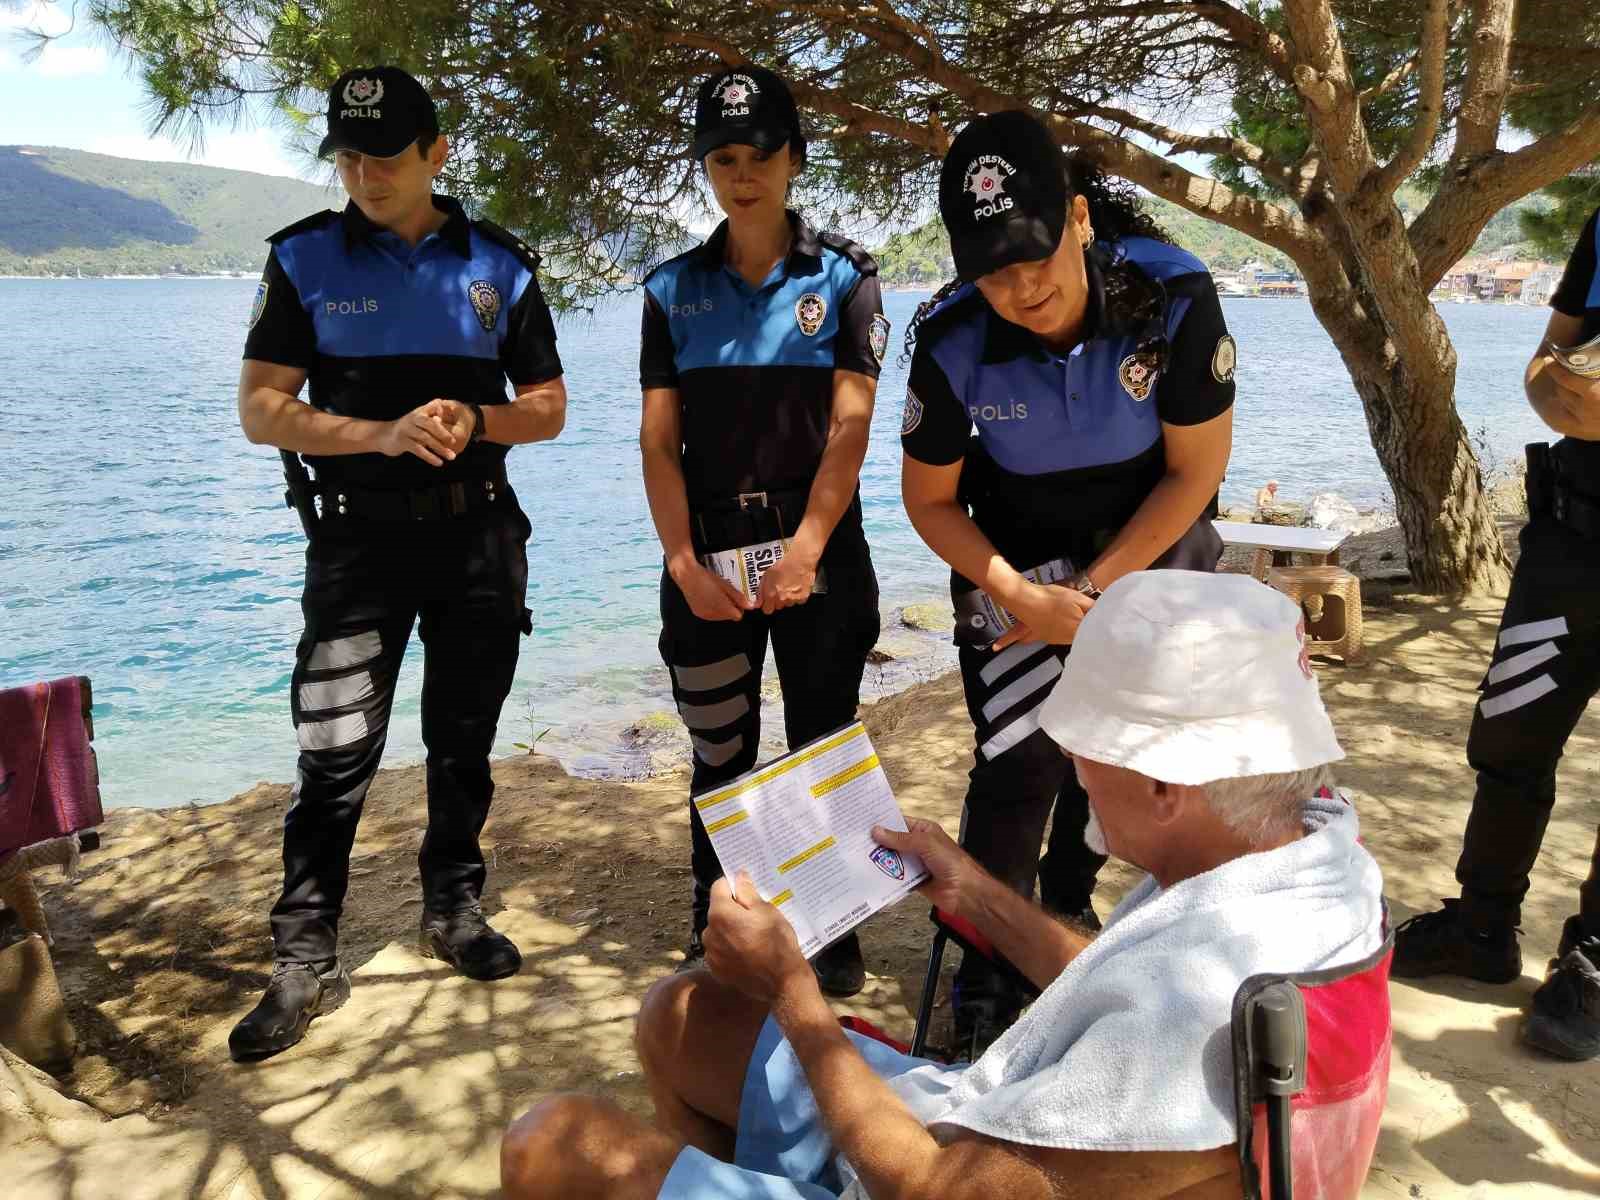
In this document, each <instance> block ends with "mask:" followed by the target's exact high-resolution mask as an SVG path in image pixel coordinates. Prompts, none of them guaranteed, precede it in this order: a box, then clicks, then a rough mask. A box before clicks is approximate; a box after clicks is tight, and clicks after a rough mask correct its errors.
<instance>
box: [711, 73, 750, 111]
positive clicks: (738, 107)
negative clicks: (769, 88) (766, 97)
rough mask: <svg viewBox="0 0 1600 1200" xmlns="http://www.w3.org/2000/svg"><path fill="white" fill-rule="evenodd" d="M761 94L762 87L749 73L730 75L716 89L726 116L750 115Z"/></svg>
mask: <svg viewBox="0 0 1600 1200" xmlns="http://www.w3.org/2000/svg"><path fill="white" fill-rule="evenodd" d="M759 95H761V89H760V87H758V86H757V85H756V81H755V80H754V79H751V78H750V76H748V75H730V76H728V78H726V79H724V80H723V81H722V82H721V83H720V84H718V85H717V91H716V98H717V99H718V100H720V101H722V115H723V117H724V118H727V117H747V116H749V115H750V108H751V106H752V105H753V104H755V102H756V97H758V96H759Z"/></svg>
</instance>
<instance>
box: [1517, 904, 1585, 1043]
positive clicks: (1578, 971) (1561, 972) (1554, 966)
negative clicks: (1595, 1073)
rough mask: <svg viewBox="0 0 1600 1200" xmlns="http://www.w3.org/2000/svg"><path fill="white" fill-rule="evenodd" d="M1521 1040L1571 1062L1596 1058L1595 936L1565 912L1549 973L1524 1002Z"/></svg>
mask: <svg viewBox="0 0 1600 1200" xmlns="http://www.w3.org/2000/svg"><path fill="white" fill-rule="evenodd" d="M1522 1040H1523V1041H1525V1042H1527V1043H1528V1044H1529V1045H1530V1046H1537V1047H1538V1048H1539V1049H1540V1050H1543V1051H1544V1052H1545V1053H1547V1054H1554V1055H1555V1056H1556V1057H1558V1058H1567V1059H1571V1060H1572V1061H1573V1062H1586V1061H1587V1060H1589V1059H1591V1058H1600V937H1596V936H1595V935H1594V934H1588V933H1585V931H1584V928H1583V923H1582V921H1580V920H1579V919H1578V918H1577V917H1568V918H1567V923H1566V925H1565V926H1563V927H1562V930H1561V946H1560V948H1559V949H1558V950H1557V951H1556V957H1555V958H1552V959H1551V960H1550V973H1549V975H1548V976H1547V977H1546V978H1545V981H1544V983H1542V984H1540V985H1539V990H1538V991H1536V992H1535V993H1534V994H1533V1000H1532V1002H1531V1003H1530V1004H1529V1005H1528V1018H1527V1020H1526V1021H1524V1022H1523V1025H1522Z"/></svg>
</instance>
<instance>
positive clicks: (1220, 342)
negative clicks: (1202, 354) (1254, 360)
mask: <svg viewBox="0 0 1600 1200" xmlns="http://www.w3.org/2000/svg"><path fill="white" fill-rule="evenodd" d="M1238 360H1239V347H1238V344H1237V343H1235V342H1234V340H1233V335H1232V334H1231V333H1225V334H1223V335H1222V336H1221V337H1219V338H1218V339H1217V348H1216V350H1214V351H1213V352H1212V354H1211V377H1212V378H1213V379H1215V380H1216V381H1217V382H1218V383H1232V382H1233V368H1234V365H1235V364H1236V363H1237V362H1238Z"/></svg>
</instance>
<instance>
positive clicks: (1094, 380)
mask: <svg viewBox="0 0 1600 1200" xmlns="http://www.w3.org/2000/svg"><path fill="white" fill-rule="evenodd" d="M1085 265H1086V267H1087V271H1088V277H1089V308H1088V314H1087V318H1086V330H1085V336H1084V339H1083V340H1082V341H1081V342H1079V343H1078V345H1076V346H1074V347H1072V348H1071V349H1070V350H1068V351H1065V352H1057V351H1055V350H1052V349H1051V348H1049V347H1048V346H1046V345H1045V344H1044V343H1042V342H1041V341H1039V339H1038V338H1036V337H1035V336H1034V335H1033V334H1031V333H1030V332H1028V331H1027V330H1026V329H1024V328H1022V327H1021V326H1019V325H1014V324H1012V323H1011V322H1009V321H1006V320H1004V319H1003V318H1001V317H1000V316H998V315H997V314H996V313H995V312H994V310H993V309H991V308H990V307H989V305H988V303H987V302H986V301H985V300H984V299H983V296H982V294H981V293H980V292H979V291H978V290H977V288H976V287H974V286H972V285H967V286H965V287H962V288H961V289H959V290H958V291H956V292H955V293H954V294H952V295H951V296H950V297H949V298H948V299H947V300H946V301H944V302H943V303H942V304H940V305H939V307H938V308H936V309H934V310H933V311H932V312H931V313H929V314H928V315H927V316H926V317H925V318H924V319H923V321H922V322H921V324H920V325H919V327H918V331H917V342H916V348H915V350H914V351H913V353H912V357H911V372H910V377H909V380H908V385H907V390H906V409H905V415H904V419H903V421H902V426H901V444H902V446H903V448H904V450H905V452H906V454H908V455H909V456H910V457H911V458H914V459H916V460H917V461H918V462H922V463H927V464H930V465H935V466H948V465H952V464H954V463H957V462H963V460H965V461H964V465H963V470H962V481H961V495H962V499H963V500H964V501H965V502H966V503H967V504H968V505H969V506H970V507H971V510H972V516H973V520H974V522H975V523H976V524H977V525H978V527H979V528H980V529H982V530H983V532H984V533H985V534H986V535H987V536H988V537H989V539H990V540H991V541H992V542H994V544H995V548H996V549H997V550H999V551H1000V553H1001V554H1003V555H1004V556H1005V557H1006V558H1007V560H1008V561H1010V562H1011V563H1012V564H1013V565H1014V566H1016V567H1018V568H1019V569H1023V570H1026V569H1029V568H1031V567H1034V566H1037V565H1038V564H1039V563H1042V562H1046V561H1049V560H1050V559H1051V558H1054V557H1057V556H1059V555H1062V554H1067V555H1070V556H1072V557H1074V558H1075V559H1079V560H1086V559H1087V558H1088V557H1089V556H1091V555H1092V554H1093V553H1096V552H1098V547H1099V546H1101V545H1103V544H1104V542H1105V541H1107V540H1109V537H1110V536H1111V535H1114V534H1115V532H1116V531H1117V530H1119V529H1121V528H1122V526H1123V525H1125V524H1126V523H1127V521H1128V519H1129V518H1130V517H1131V516H1132V515H1133V514H1134V512H1136V511H1137V510H1138V508H1139V506H1140V505H1141V504H1143V503H1144V500H1145V498H1146V497H1147V496H1148V495H1149V494H1150V492H1151V491H1152V490H1153V489H1154V488H1155V486H1156V484H1157V483H1159V482H1160V480H1161V477H1162V476H1163V474H1164V473H1165V471H1166V456H1165V450H1164V447H1163V443H1162V440H1161V427H1162V424H1163V423H1166V424H1169V425H1199V424H1202V423H1204V422H1206V421H1209V420H1211V419H1212V418H1214V417H1217V416H1220V415H1221V414H1222V413H1224V412H1226V411H1227V410H1228V408H1229V407H1231V406H1232V404H1233V394H1234V386H1233V368H1234V355H1235V350H1234V343H1233V339H1232V338H1231V337H1230V336H1229V335H1228V328H1227V324H1226V322H1225V321H1224V320H1223V315H1222V305H1221V303H1220V302H1219V301H1218V299H1217V289H1216V286H1215V284H1214V283H1213V282H1212V279H1211V275H1210V273H1209V272H1208V271H1207V270H1206V268H1205V265H1204V264H1203V263H1201V262H1200V260H1199V259H1197V258H1195V257H1194V256H1193V255H1192V254H1189V253H1187V252H1186V251H1183V250H1180V249H1178V248H1177V247H1176V246H1170V245H1167V244H1166V243H1165V242H1158V241H1155V240H1153V239H1150V238H1143V237H1130V238H1126V239H1123V240H1121V241H1119V242H1115V243H1110V244H1101V245H1100V246H1099V247H1098V249H1097V251H1096V252H1095V253H1093V254H1091V255H1089V256H1087V257H1086V259H1085ZM1130 270H1132V271H1135V272H1137V273H1138V274H1137V275H1136V276H1135V277H1134V278H1135V280H1136V281H1137V283H1138V284H1139V286H1141V287H1143V288H1145V289H1146V290H1147V292H1148V294H1149V295H1150V296H1151V297H1153V298H1154V299H1155V300H1156V301H1159V298H1160V296H1161V294H1162V293H1164V294H1165V313H1164V316H1161V315H1160V313H1161V310H1160V309H1159V308H1153V309H1152V315H1151V316H1150V317H1148V318H1147V319H1146V321H1145V323H1144V325H1145V326H1150V325H1152V324H1153V323H1154V322H1157V321H1159V322H1160V324H1159V326H1157V327H1155V328H1148V327H1143V326H1142V327H1139V328H1133V327H1119V322H1117V321H1113V320H1112V319H1111V317H1110V314H1108V311H1107V301H1106V282H1107V279H1106V276H1107V274H1108V273H1109V272H1117V271H1130ZM1150 281H1154V282H1155V283H1157V284H1159V285H1160V287H1159V288H1155V287H1152V286H1151V284H1150ZM1126 325H1128V322H1127V321H1126V320H1123V321H1121V322H1120V326H1126ZM1152 333H1156V334H1160V333H1164V334H1165V336H1166V339H1167V343H1168V353H1167V356H1166V361H1165V365H1164V366H1163V367H1162V368H1161V369H1160V370H1159V371H1158V372H1152V371H1151V370H1150V369H1149V367H1148V365H1147V360H1144V359H1142V358H1141V356H1140V355H1138V354H1136V350H1137V349H1138V347H1139V344H1140V342H1141V340H1142V339H1143V338H1147V337H1148V336H1149V335H1150V334H1152ZM974 429H976V438H973V437H972V432H973V430H974ZM1213 503H1214V502H1213ZM1091 542H1092V543H1093V544H1091ZM1080 565H1082V561H1080Z"/></svg>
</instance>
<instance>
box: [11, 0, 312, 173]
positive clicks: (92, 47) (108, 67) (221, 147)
mask: <svg viewBox="0 0 1600 1200" xmlns="http://www.w3.org/2000/svg"><path fill="white" fill-rule="evenodd" d="M30 28H42V29H44V30H46V31H47V32H50V33H61V32H63V31H69V32H65V34H64V36H63V37H61V38H60V39H59V40H58V41H55V42H52V43H51V44H50V45H49V46H48V47H47V48H46V50H45V52H44V54H43V55H42V56H41V57H40V58H39V59H37V60H36V61H33V62H27V61H25V53H26V51H27V49H28V41H27V39H26V38H25V37H23V36H20V33H21V31H23V30H26V29H30ZM0 114H3V115H0V144H4V145H25V146H26V145H32V146H67V147H70V148H72V149H76V150H92V151H94V152H96V153H98V154H116V155H120V156H121V157H123V158H144V159H161V160H167V161H173V162H196V163H203V164H205V165H207V166H212V167H232V168H235V169H237V170H244V171H259V172H263V173H265V174H269V175H295V176H299V177H301V178H306V179H316V180H317V181H318V182H322V181H323V180H325V179H326V177H327V176H326V168H324V167H319V165H318V164H317V163H316V162H315V161H314V160H312V159H310V158H309V157H307V156H306V155H304V154H303V153H299V152H297V151H296V150H295V149H294V148H293V147H292V146H291V145H290V144H289V142H288V138H287V136H286V133H285V131H284V130H283V129H281V128H278V127H275V126H273V125H272V124H271V123H270V122H269V121H263V120H261V119H260V114H256V117H257V119H256V120H254V121H252V122H247V123H246V124H245V125H243V126H241V127H240V128H238V129H229V128H226V127H224V126H213V127H211V128H208V129H207V130H206V135H205V140H204V144H203V145H202V146H200V147H198V148H194V147H191V146H189V145H188V144H187V142H186V141H185V140H184V139H182V138H179V139H177V140H174V139H172V138H170V137H152V136H151V134H150V117H149V113H148V111H147V110H146V108H145V100H144V93H143V90H142V88H141V85H140V83H139V81H138V79H137V78H135V77H134V75H133V72H132V67H131V64H130V63H129V61H128V59H127V57H126V56H125V55H122V54H119V53H118V52H117V51H116V50H115V48H114V47H113V46H112V45H111V43H110V41H109V39H108V38H106V37H105V35H104V34H103V33H101V32H100V31H99V30H98V29H93V28H88V21H87V19H86V18H81V17H80V19H79V21H78V25H77V27H76V28H74V27H73V25H72V19H71V16H70V9H69V7H68V6H65V5H60V4H41V3H38V2H37V0H33V2H31V3H26V4H24V5H23V6H22V7H20V8H16V7H11V6H7V7H0Z"/></svg>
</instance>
